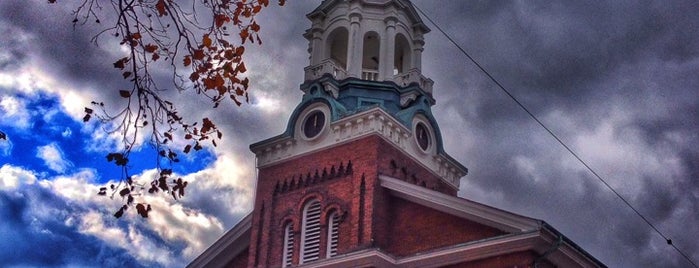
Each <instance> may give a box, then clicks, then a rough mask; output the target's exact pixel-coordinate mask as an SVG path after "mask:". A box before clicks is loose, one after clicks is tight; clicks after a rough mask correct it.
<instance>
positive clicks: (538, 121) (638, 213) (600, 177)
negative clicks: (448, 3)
mask: <svg viewBox="0 0 699 268" xmlns="http://www.w3.org/2000/svg"><path fill="white" fill-rule="evenodd" d="M413 6H414V7H415V9H417V11H418V12H420V14H422V15H423V16H424V17H425V18H427V20H428V21H429V22H430V23H432V25H434V26H435V27H436V28H437V30H439V32H441V33H442V34H443V35H444V36H445V37H446V38H447V39H449V41H450V42H451V43H452V44H454V46H456V48H458V49H459V50H460V51H461V53H463V54H464V55H465V56H466V57H467V58H468V59H469V60H471V62H473V64H475V65H476V67H478V69H480V70H481V72H483V73H484V74H485V75H486V76H488V78H490V80H491V81H493V82H494V83H495V84H496V85H497V86H498V87H499V88H500V89H501V90H502V91H503V92H505V94H507V96H509V97H510V99H512V100H513V101H514V102H515V103H517V106H519V107H520V108H522V110H524V112H526V113H527V114H528V115H529V116H530V117H531V118H532V119H534V121H536V123H538V124H539V125H540V126H541V127H542V128H544V130H546V132H548V133H549V134H550V135H551V136H552V137H553V138H554V139H556V141H557V142H558V143H559V144H560V145H562V146H563V148H565V149H566V150H567V151H568V152H569V153H570V154H572V155H573V157H575V159H577V160H578V162H580V163H581V164H582V165H583V166H585V168H587V170H589V171H590V172H591V173H592V174H593V175H594V176H595V177H597V179H599V181H601V182H602V183H603V184H604V186H606V187H607V188H608V189H609V190H611V191H612V192H613V193H614V194H615V195H616V196H617V197H619V199H621V201H623V202H624V203H625V204H626V205H627V206H628V207H629V208H631V210H633V212H635V213H636V215H638V216H639V217H641V219H643V221H644V222H646V224H648V225H649V226H650V227H651V228H652V229H653V230H655V232H656V233H658V234H659V235H660V236H661V237H663V239H665V242H667V244H668V245H670V246H672V247H673V248H674V249H675V251H677V252H678V253H680V255H682V257H684V258H685V259H687V261H688V262H689V263H691V264H692V265H693V266H694V267H698V268H699V266H697V264H696V263H694V261H692V259H690V258H689V256H688V255H687V254H685V253H684V252H683V251H682V250H680V249H679V248H677V246H676V245H674V244H673V243H672V239H670V238H668V237H667V236H665V234H663V233H662V232H661V231H660V230H658V228H656V227H655V225H653V223H651V222H650V221H649V220H648V219H647V218H646V217H645V216H643V214H641V212H639V211H638V210H637V209H636V208H634V207H633V206H632V205H631V203H629V201H627V200H626V198H624V197H623V196H621V194H619V192H617V191H616V190H614V188H613V187H612V186H611V185H609V183H607V181H605V180H604V179H603V178H602V176H600V175H599V174H597V172H596V171H595V170H594V169H592V167H590V166H589V165H588V164H587V163H586V162H585V161H583V160H582V158H580V156H578V154H576V153H575V152H574V151H573V150H572V149H571V148H570V147H568V145H566V144H565V142H563V141H562V140H561V139H560V138H558V136H557V135H556V134H555V133H553V131H551V129H549V128H548V127H547V126H546V125H544V123H543V122H541V121H540V120H539V118H537V117H536V116H535V115H534V114H533V113H532V112H531V111H529V109H527V107H525V106H524V104H522V103H521V102H520V101H519V100H517V98H515V96H514V95H512V94H511V93H510V91H509V90H507V89H506V88H505V87H504V86H503V85H502V84H500V82H499V81H498V80H497V79H495V77H493V76H492V75H491V74H490V73H489V72H488V71H487V70H485V68H483V66H481V65H480V64H479V63H478V62H477V61H476V60H475V59H474V58H473V57H471V55H470V54H468V52H466V50H464V49H463V48H462V47H461V46H460V45H459V44H457V43H456V41H454V39H452V38H451V36H449V35H448V34H447V33H446V32H445V31H444V30H442V27H439V25H438V24H437V23H435V22H434V21H433V20H432V18H430V17H429V16H427V14H425V12H423V11H422V9H420V8H419V7H417V5H415V4H414V3H413Z"/></svg>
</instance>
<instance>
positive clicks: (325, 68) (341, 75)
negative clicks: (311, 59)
mask: <svg viewBox="0 0 699 268" xmlns="http://www.w3.org/2000/svg"><path fill="white" fill-rule="evenodd" d="M341 66H342V65H341V64H340V63H338V62H336V61H335V60H333V59H325V60H323V61H321V62H320V64H317V65H312V66H308V67H306V68H304V69H303V70H304V73H305V75H304V76H305V77H304V79H305V80H306V81H308V80H314V79H318V78H320V77H321V76H323V74H326V73H327V74H331V75H332V76H333V77H335V79H337V80H342V79H345V78H347V71H345V68H344V67H341Z"/></svg>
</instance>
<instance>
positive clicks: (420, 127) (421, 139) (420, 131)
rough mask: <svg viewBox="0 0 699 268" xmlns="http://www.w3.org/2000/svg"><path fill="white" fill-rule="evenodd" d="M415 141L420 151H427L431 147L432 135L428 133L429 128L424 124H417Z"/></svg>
mask: <svg viewBox="0 0 699 268" xmlns="http://www.w3.org/2000/svg"><path fill="white" fill-rule="evenodd" d="M415 139H416V140H417V145H418V146H420V149H422V150H423V151H426V150H427V148H428V147H429V146H430V134H429V133H428V132H427V126H425V124H423V123H417V125H416V126H415Z"/></svg>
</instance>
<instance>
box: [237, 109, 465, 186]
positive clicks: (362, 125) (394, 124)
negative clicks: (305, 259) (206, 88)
mask: <svg viewBox="0 0 699 268" xmlns="http://www.w3.org/2000/svg"><path fill="white" fill-rule="evenodd" d="M317 107H325V108H327V106H325V105H324V104H318V106H310V107H308V108H306V109H304V111H303V112H302V113H301V114H300V115H299V117H298V118H299V120H297V122H295V123H294V124H295V126H296V128H295V131H294V132H295V133H294V137H286V138H281V139H275V140H270V141H268V142H267V143H262V144H258V145H256V146H255V147H254V148H251V149H252V151H253V152H254V153H255V155H256V156H257V158H258V162H257V167H258V168H263V167H266V166H269V165H273V164H277V163H281V162H284V161H288V160H291V159H295V158H297V157H300V156H304V155H307V154H311V153H314V152H317V151H320V150H327V149H329V148H333V147H336V146H340V145H342V144H345V143H348V142H352V141H355V140H358V139H361V138H365V137H368V136H371V135H378V136H379V137H382V138H383V139H384V140H386V141H387V142H388V143H390V144H392V145H393V146H394V147H395V148H396V149H398V150H400V151H402V152H403V153H405V154H406V155H407V156H409V157H411V158H412V159H413V160H415V161H416V162H418V163H420V165H421V166H422V167H424V168H425V169H427V170H430V171H431V172H432V173H433V174H434V175H435V176H437V177H440V178H441V179H442V181H444V182H445V183H447V185H449V186H451V187H452V188H453V189H454V190H458V189H459V184H460V181H461V177H463V176H465V175H466V170H465V169H462V168H461V167H460V166H459V165H458V164H457V163H454V162H452V160H450V158H449V157H448V156H446V155H443V154H437V153H436V146H435V145H431V147H432V148H431V151H430V152H429V153H425V152H424V151H422V150H421V149H420V148H419V147H418V146H417V145H416V144H415V141H414V138H413V137H412V136H413V133H412V131H411V130H410V129H409V128H407V127H405V126H403V124H401V123H400V122H398V121H397V120H396V119H395V118H393V116H391V115H389V114H388V113H386V112H385V111H384V110H382V109H381V108H379V107H375V108H372V109H369V110H367V111H364V112H361V113H357V114H354V115H351V116H348V117H345V118H342V119H340V120H337V121H335V122H332V123H329V124H328V125H327V126H326V127H325V128H326V129H324V130H323V132H322V133H321V134H319V135H318V136H317V137H316V138H314V139H313V140H306V139H304V138H303V136H302V133H300V131H301V128H302V126H301V125H302V122H303V120H304V118H305V116H306V115H307V113H308V112H310V111H311V110H313V109H314V108H317ZM329 118H330V115H329V114H326V119H327V120H329ZM427 127H428V128H431V125H427ZM432 135H434V130H432ZM431 139H432V141H431V142H432V143H435V137H434V136H432V137H431Z"/></svg>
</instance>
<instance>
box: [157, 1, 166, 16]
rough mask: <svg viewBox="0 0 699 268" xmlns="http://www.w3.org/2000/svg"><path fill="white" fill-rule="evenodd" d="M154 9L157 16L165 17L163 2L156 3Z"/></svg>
mask: <svg viewBox="0 0 699 268" xmlns="http://www.w3.org/2000/svg"><path fill="white" fill-rule="evenodd" d="M155 9H156V10H158V16H160V17H162V16H167V12H166V11H165V9H166V6H165V0H158V3H156V4H155Z"/></svg>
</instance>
